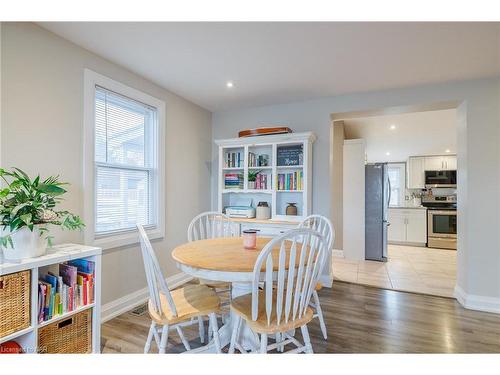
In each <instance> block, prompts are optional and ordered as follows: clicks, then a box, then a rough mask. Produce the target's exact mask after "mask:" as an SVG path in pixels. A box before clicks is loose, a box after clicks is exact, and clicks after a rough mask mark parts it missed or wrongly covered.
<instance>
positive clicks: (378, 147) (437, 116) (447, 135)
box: [344, 109, 457, 163]
mask: <svg viewBox="0 0 500 375" xmlns="http://www.w3.org/2000/svg"><path fill="white" fill-rule="evenodd" d="M456 121H457V120H456V110H455V109H447V110H441V111H429V112H416V113H406V114H400V115H390V116H377V117H365V118H358V119H349V120H344V131H345V136H346V138H347V139H358V138H363V139H365V140H366V155H367V159H368V162H370V163H373V162H398V161H406V159H408V156H416V155H443V154H445V153H446V150H447V149H449V150H450V153H453V154H454V153H456V150H457V125H456ZM391 125H395V126H396V128H395V129H393V130H391V129H390V127H391ZM386 152H389V153H390V155H389V156H387V155H386Z"/></svg>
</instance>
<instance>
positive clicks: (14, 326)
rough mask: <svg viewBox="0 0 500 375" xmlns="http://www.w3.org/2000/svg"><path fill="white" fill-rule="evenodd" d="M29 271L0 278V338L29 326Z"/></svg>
mask: <svg viewBox="0 0 500 375" xmlns="http://www.w3.org/2000/svg"><path fill="white" fill-rule="evenodd" d="M30 310H31V309H30V271H29V270H28V271H21V272H16V273H11V274H9V275H4V276H0V338H1V337H4V336H7V335H10V334H11V333H14V332H17V331H20V330H22V329H25V328H28V327H29V326H30Z"/></svg>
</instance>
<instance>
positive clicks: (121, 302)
mask: <svg viewBox="0 0 500 375" xmlns="http://www.w3.org/2000/svg"><path fill="white" fill-rule="evenodd" d="M192 279H193V277H192V276H189V275H188V274H185V273H178V274H176V275H174V276H171V277H167V278H166V279H165V281H166V282H167V285H168V287H169V288H177V287H178V286H181V285H182V284H185V283H187V282H189V281H191V280H192ZM148 298H149V291H148V288H147V287H146V288H143V289H141V290H137V291H135V292H133V293H130V294H127V295H126V296H123V297H120V298H118V299H115V300H114V301H111V302H108V303H107V304H105V305H103V306H102V308H101V323H104V322H106V321H108V320H110V319H113V318H114V317H116V316H118V315H120V314H123V313H124V312H127V311H129V310H131V309H133V308H134V307H137V306H139V305H141V304H143V303H144V302H146V301H147V300H148Z"/></svg>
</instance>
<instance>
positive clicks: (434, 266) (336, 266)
mask: <svg viewBox="0 0 500 375" xmlns="http://www.w3.org/2000/svg"><path fill="white" fill-rule="evenodd" d="M332 269H333V275H334V277H335V278H336V279H337V280H341V281H347V282H352V283H356V284H363V285H370V286H376V287H380V288H386V289H393V290H400V291H405V292H414V293H424V294H430V295H435V296H442V297H453V292H454V289H455V284H456V273H457V252H456V251H455V250H442V249H430V248H427V247H415V246H398V245H389V246H388V259H387V262H374V261H370V260H361V261H356V260H347V259H344V258H339V257H333V267H332Z"/></svg>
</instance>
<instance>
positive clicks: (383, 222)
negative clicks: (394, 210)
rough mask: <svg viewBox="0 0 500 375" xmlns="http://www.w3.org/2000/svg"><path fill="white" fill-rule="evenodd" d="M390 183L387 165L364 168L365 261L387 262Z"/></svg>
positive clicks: (375, 164)
mask: <svg viewBox="0 0 500 375" xmlns="http://www.w3.org/2000/svg"><path fill="white" fill-rule="evenodd" d="M390 200H391V183H390V181H389V173H388V166H387V163H374V164H367V165H366V167H365V259H369V260H378V261H382V262H385V261H387V227H388V226H389V222H388V209H389V201H390Z"/></svg>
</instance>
